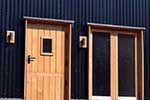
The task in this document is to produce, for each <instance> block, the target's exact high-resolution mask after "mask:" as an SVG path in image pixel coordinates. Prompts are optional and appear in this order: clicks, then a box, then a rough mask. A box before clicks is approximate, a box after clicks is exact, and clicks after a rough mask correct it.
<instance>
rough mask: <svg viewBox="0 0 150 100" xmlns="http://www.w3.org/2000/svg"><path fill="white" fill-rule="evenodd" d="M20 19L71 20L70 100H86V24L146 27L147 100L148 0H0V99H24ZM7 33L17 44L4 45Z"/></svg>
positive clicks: (148, 88)
mask: <svg viewBox="0 0 150 100" xmlns="http://www.w3.org/2000/svg"><path fill="white" fill-rule="evenodd" d="M23 16H32V17H42V18H55V19H69V20H74V21H75V24H74V26H73V33H72V91H71V92H72V93H71V97H72V99H87V82H88V81H87V75H88V74H87V49H79V48H78V47H79V46H78V38H79V35H87V22H95V23H107V24H117V25H129V26H142V27H146V31H145V33H144V36H145V48H144V49H145V100H150V68H149V67H150V54H149V50H150V35H149V32H150V17H149V16H150V0H0V97H10V98H23V91H24V90H23V85H24V84H23V83H24V35H25V32H24V21H23ZM6 30H15V32H16V43H15V44H14V45H11V44H6V42H5V33H6Z"/></svg>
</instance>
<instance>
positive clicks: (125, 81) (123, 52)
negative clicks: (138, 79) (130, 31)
mask: <svg viewBox="0 0 150 100" xmlns="http://www.w3.org/2000/svg"><path fill="white" fill-rule="evenodd" d="M118 57H119V58H118V60H119V61H118V64H119V65H118V71H119V72H118V75H119V76H118V78H119V90H118V91H119V96H124V97H125V96H135V36H133V35H123V34H119V35H118Z"/></svg>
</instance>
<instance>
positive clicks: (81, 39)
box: [79, 36, 87, 48]
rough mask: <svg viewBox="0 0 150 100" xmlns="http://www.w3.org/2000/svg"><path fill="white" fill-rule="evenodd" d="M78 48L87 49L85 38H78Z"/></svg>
mask: <svg viewBox="0 0 150 100" xmlns="http://www.w3.org/2000/svg"><path fill="white" fill-rule="evenodd" d="M79 47H80V48H87V37H86V36H80V38H79Z"/></svg>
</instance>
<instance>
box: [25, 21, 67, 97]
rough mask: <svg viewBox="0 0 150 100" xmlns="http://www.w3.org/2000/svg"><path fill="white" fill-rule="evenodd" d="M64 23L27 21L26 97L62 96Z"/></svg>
mask: <svg viewBox="0 0 150 100" xmlns="http://www.w3.org/2000/svg"><path fill="white" fill-rule="evenodd" d="M64 55H65V31H64V27H63V26H52V25H44V24H32V23H29V24H28V25H27V29H26V62H27V63H26V69H27V70H26V82H27V83H26V100H64V65H65V64H64V61H65V60H64V59H65V57H64Z"/></svg>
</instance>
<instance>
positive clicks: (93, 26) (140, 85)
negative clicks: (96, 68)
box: [88, 23, 145, 100]
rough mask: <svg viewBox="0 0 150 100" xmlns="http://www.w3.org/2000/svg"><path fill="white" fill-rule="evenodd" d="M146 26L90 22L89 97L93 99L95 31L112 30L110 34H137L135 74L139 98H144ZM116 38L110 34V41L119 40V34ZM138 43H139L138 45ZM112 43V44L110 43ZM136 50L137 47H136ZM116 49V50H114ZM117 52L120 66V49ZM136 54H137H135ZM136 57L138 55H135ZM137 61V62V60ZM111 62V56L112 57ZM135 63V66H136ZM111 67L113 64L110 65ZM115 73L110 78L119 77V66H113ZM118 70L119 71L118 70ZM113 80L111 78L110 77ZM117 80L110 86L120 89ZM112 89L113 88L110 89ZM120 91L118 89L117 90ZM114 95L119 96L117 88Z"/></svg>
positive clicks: (142, 99)
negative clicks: (144, 41) (144, 35)
mask: <svg viewBox="0 0 150 100" xmlns="http://www.w3.org/2000/svg"><path fill="white" fill-rule="evenodd" d="M144 30H145V28H142V27H129V26H119V25H109V24H97V23H88V99H89V100H91V99H92V67H93V64H92V63H93V61H92V59H93V54H92V53H93V52H92V51H93V44H92V41H93V39H92V38H93V36H92V34H93V32H110V34H114V35H118V34H116V33H118V32H119V33H122V34H126V35H127V34H128V33H130V34H129V35H135V34H136V35H135V36H136V39H135V42H136V41H137V42H136V43H135V46H137V51H136V52H135V54H137V64H136V65H137V69H135V70H137V73H138V74H137V75H136V76H135V77H136V78H137V83H136V84H137V89H136V91H137V93H136V94H137V95H136V97H137V100H144V45H143V32H144ZM116 37H117V38H116V39H111V38H113V37H111V36H110V39H111V40H110V41H111V42H116V41H118V36H116ZM114 38H115V37H114ZM136 44H137V45H136ZM110 45H111V44H110ZM115 46H118V42H117V44H115V45H114V47H115ZM135 50H136V48H135ZM113 51H114V50H113ZM110 52H112V50H110ZM115 52H116V53H117V56H116V57H115V62H116V64H115V66H118V49H117V50H115ZM110 54H111V53H110ZM135 56H136V55H135ZM135 58H136V57H135ZM135 63H136V62H135ZM110 64H111V58H110ZM136 65H135V66H136ZM110 67H111V66H110ZM110 69H111V68H110ZM113 70H114V72H115V75H114V73H111V72H110V73H111V76H110V78H114V79H115V78H118V71H117V70H118V67H116V68H113ZM116 71H117V72H116ZM110 80H111V79H110ZM112 81H113V80H111V81H110V82H112ZM115 81H116V82H113V83H114V84H111V86H110V88H112V87H113V88H115V89H118V80H115ZM110 90H111V91H112V89H110ZM117 91H118V90H117ZM110 94H111V95H110V96H112V95H113V97H112V100H115V99H116V98H118V97H119V96H118V93H116V91H115V90H113V92H111V93H110Z"/></svg>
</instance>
